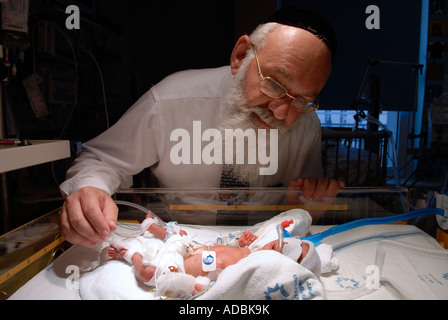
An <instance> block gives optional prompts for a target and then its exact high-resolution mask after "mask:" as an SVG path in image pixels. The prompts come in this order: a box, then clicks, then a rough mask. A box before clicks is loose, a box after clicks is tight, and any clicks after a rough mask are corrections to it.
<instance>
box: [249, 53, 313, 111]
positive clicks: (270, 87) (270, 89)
mask: <svg viewBox="0 0 448 320" xmlns="http://www.w3.org/2000/svg"><path fill="white" fill-rule="evenodd" d="M252 49H253V50H254V54H255V60H256V61H257V66H258V74H259V75H260V79H261V80H260V82H259V83H258V88H259V89H260V91H261V92H262V93H263V94H265V95H267V96H268V97H269V98H272V99H282V98H284V97H289V98H291V104H290V105H291V107H292V108H294V110H296V111H297V112H300V113H309V112H311V111H314V110H318V109H319V99H318V98H316V102H312V101H308V100H306V99H304V98H302V97H293V96H291V95H290V94H289V93H288V90H286V88H285V87H283V86H282V85H281V84H279V83H278V82H277V81H275V80H274V79H272V78H271V77H265V76H263V73H262V72H261V67H260V62H259V61H258V56H257V51H256V50H255V47H254V45H252Z"/></svg>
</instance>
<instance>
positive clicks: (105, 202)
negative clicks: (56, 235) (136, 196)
mask: <svg viewBox="0 0 448 320" xmlns="http://www.w3.org/2000/svg"><path fill="white" fill-rule="evenodd" d="M117 217H118V207H117V205H116V204H115V202H114V200H113V199H112V198H111V197H110V196H109V195H108V194H107V193H106V192H104V191H102V190H100V189H97V188H94V187H85V188H82V189H80V190H78V191H76V192H75V193H73V194H72V195H70V196H69V197H67V199H66V200H65V202H64V204H63V205H62V207H61V210H60V212H59V229H60V232H61V234H62V235H63V236H64V237H65V239H66V240H67V241H69V242H70V243H73V244H77V245H80V246H84V247H89V248H93V247H95V246H97V245H98V244H100V243H101V242H103V241H104V240H105V239H106V238H107V236H108V235H109V234H110V233H111V232H113V231H115V230H116V229H117V226H116V222H117Z"/></svg>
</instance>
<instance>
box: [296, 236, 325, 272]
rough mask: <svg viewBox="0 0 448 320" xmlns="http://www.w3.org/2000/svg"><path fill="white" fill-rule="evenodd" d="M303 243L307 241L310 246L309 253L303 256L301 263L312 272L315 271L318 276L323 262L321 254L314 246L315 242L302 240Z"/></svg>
mask: <svg viewBox="0 0 448 320" xmlns="http://www.w3.org/2000/svg"><path fill="white" fill-rule="evenodd" d="M302 242H303V243H306V244H307V245H308V247H309V249H308V253H307V255H306V256H305V257H303V259H302V261H300V265H302V266H304V267H305V268H307V269H308V270H310V271H311V272H312V273H314V274H315V275H316V276H317V277H318V278H319V277H320V274H321V262H320V257H319V254H318V253H317V251H316V248H315V247H314V244H313V243H312V242H310V241H307V240H302Z"/></svg>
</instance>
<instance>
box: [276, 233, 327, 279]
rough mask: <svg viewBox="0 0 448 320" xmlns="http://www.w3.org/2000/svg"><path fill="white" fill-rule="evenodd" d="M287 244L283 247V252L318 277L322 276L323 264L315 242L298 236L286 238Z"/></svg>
mask: <svg viewBox="0 0 448 320" xmlns="http://www.w3.org/2000/svg"><path fill="white" fill-rule="evenodd" d="M284 241H285V243H286V244H285V246H284V247H283V254H284V255H287V256H288V257H290V258H291V259H293V260H295V261H297V262H298V263H299V264H300V265H302V266H304V267H305V268H307V269H308V270H310V271H311V272H313V273H314V274H315V275H316V276H317V277H320V273H321V264H320V257H319V254H318V253H317V251H316V248H315V247H314V244H313V243H312V242H310V241H307V240H300V239H298V238H285V239H284Z"/></svg>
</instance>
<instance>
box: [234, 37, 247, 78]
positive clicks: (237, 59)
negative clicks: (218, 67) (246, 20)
mask: <svg viewBox="0 0 448 320" xmlns="http://www.w3.org/2000/svg"><path fill="white" fill-rule="evenodd" d="M250 46H251V41H250V38H249V36H248V35H244V36H241V37H240V38H239V39H238V41H237V42H236V44H235V47H234V48H233V51H232V55H231V56H230V67H231V70H232V74H233V75H235V74H236V73H237V71H238V69H239V68H240V66H241V64H242V63H243V61H244V59H245V58H246V53H247V50H248V49H249V48H250Z"/></svg>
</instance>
